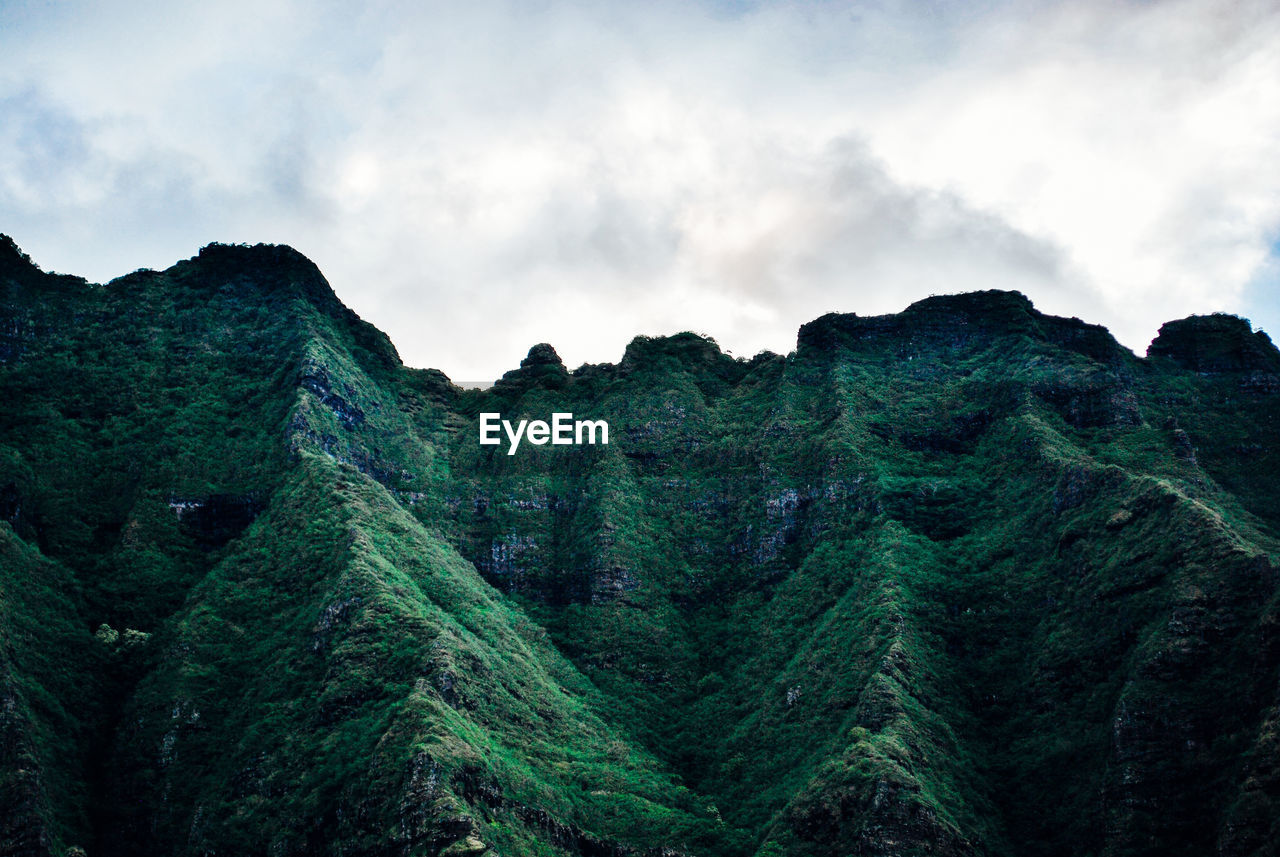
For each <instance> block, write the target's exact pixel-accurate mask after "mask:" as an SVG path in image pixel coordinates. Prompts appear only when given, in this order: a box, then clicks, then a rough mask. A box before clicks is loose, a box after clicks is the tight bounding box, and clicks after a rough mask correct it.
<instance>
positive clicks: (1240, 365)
mask: <svg viewBox="0 0 1280 857" xmlns="http://www.w3.org/2000/svg"><path fill="white" fill-rule="evenodd" d="M1147 357H1149V358H1150V357H1165V358H1168V359H1170V360H1172V361H1173V362H1175V363H1177V364H1178V365H1179V366H1181V367H1182V368H1184V369H1190V370H1191V371H1193V372H1204V373H1220V372H1249V371H1263V372H1277V371H1280V351H1277V350H1276V346H1275V345H1274V344H1273V343H1272V342H1271V337H1269V336H1267V335H1266V334H1265V333H1263V332H1262V331H1260V330H1259V331H1256V332H1255V331H1254V330H1253V328H1252V327H1251V326H1250V324H1249V322H1248V320H1247V319H1243V318H1240V317H1239V316H1235V315H1227V314H1225V313H1214V314H1212V315H1192V316H1188V317H1187V318H1182V319H1178V320H1176V321H1170V322H1166V323H1165V324H1163V325H1161V327H1160V333H1159V334H1158V335H1157V336H1156V338H1155V339H1154V340H1152V342H1151V346H1150V347H1149V348H1148V349H1147Z"/></svg>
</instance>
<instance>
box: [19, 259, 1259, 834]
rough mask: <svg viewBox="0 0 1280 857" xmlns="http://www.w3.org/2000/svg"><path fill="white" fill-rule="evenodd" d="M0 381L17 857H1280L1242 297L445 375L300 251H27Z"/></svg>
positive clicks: (850, 328) (969, 298) (829, 326)
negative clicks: (732, 352)
mask: <svg viewBox="0 0 1280 857" xmlns="http://www.w3.org/2000/svg"><path fill="white" fill-rule="evenodd" d="M0 402H3V408H0V855H33V857H35V856H36V855H38V856H39V857H45V855H56V857H77V855H85V854H87V855H89V857H99V855H104V856H105V857H115V855H153V854H154V855H160V854H165V855H193V857H194V855H215V854H217V855H250V854H252V855H264V857H265V855H271V857H291V855H309V854H317V855H335V857H336V855H344V857H363V855H370V857H372V855H406V856H407V855H448V857H461V855H471V857H482V855H486V857H497V855H506V857H517V855H547V856H548V857H550V855H583V856H584V857H606V855H607V857H680V855H687V857H695V855H705V857H720V855H724V856H725V857H728V855H734V857H737V855H743V857H779V855H797V857H798V855H817V856H818V857H825V855H832V856H833V857H834V855H884V857H889V855H925V854H928V855H948V857H950V855H957V857H958V855H991V857H1012V855H1019V857H1058V855H1062V857H1066V855H1071V857H1086V855H1097V857H1102V855H1107V857H1119V855H1167V857H1178V855H1185V857H1202V855H1210V854H1212V855H1219V857H1246V855H1248V857H1263V855H1276V854H1277V853H1280V601H1278V599H1277V592H1278V587H1280V570H1278V569H1280V566H1278V563H1280V542H1278V541H1277V532H1278V529H1277V528H1278V527H1280V492H1277V490H1276V485H1277V481H1276V480H1277V476H1278V475H1280V442H1278V439H1280V435H1278V434H1277V432H1278V431H1280V352H1277V349H1276V348H1275V346H1274V345H1273V344H1272V343H1271V341H1270V339H1269V338H1268V337H1267V336H1266V335H1265V334H1263V333H1261V332H1255V331H1253V330H1252V329H1251V326H1250V324H1249V323H1248V322H1247V321H1245V320H1243V319H1240V318H1237V317H1234V316H1230V315H1222V314H1214V315H1204V316H1192V317H1190V318H1186V319H1182V320H1179V321H1171V322H1168V323H1167V324H1165V325H1164V326H1163V327H1162V328H1161V330H1160V332H1159V335H1158V336H1157V338H1156V339H1155V340H1154V341H1153V342H1152V344H1151V347H1150V348H1149V350H1148V351H1147V354H1146V355H1145V356H1144V357H1138V356H1136V355H1135V354H1133V353H1132V352H1131V351H1129V350H1128V349H1126V348H1124V347H1123V346H1121V345H1119V344H1118V343H1117V342H1116V341H1115V339H1114V338H1113V337H1112V336H1111V335H1110V334H1109V333H1108V332H1107V331H1106V330H1105V329H1104V328H1102V327H1099V326H1097V325H1093V324H1088V323H1086V322H1083V321H1081V320H1079V319H1075V318H1070V319H1068V318H1057V317H1053V316H1049V315H1045V314H1043V313H1041V312H1039V311H1037V310H1036V309H1035V308H1034V307H1033V306H1032V304H1031V303H1030V301H1028V300H1027V298H1025V297H1024V296H1023V295H1021V294H1019V293H1016V292H999V291H988V292H979V293H969V294H960V295H950V296H938V297H931V298H928V299H926V300H923V301H920V302H918V303H915V304H912V305H911V306H910V307H908V308H907V309H906V310H905V311H903V312H901V313H898V314H896V315H886V316H875V317H861V316H857V315H852V314H831V315H826V316H823V317H821V318H819V319H816V320H814V321H812V322H810V323H808V324H806V325H804V326H803V327H802V328H801V329H800V331H799V335H798V339H797V343H796V348H795V350H794V351H793V352H791V353H790V354H787V355H778V354H772V353H761V354H759V355H757V356H755V357H754V358H752V359H750V360H746V359H741V358H734V357H732V356H728V355H726V354H724V353H723V352H722V351H721V350H720V348H719V347H718V346H717V345H716V343H715V342H714V341H712V340H711V339H709V338H707V337H705V336H701V335H696V334H692V333H682V334H678V335H675V336H662V337H647V336H639V337H637V338H635V339H634V340H633V341H632V342H631V343H630V344H629V345H628V346H627V348H626V351H625V353H624V354H623V356H622V358H621V360H620V361H619V362H618V363H616V364H589V365H584V366H581V367H579V368H577V369H574V370H569V369H568V368H566V367H565V365H564V364H563V363H562V361H561V360H560V358H559V357H558V355H557V354H556V352H555V350H554V348H553V347H551V346H550V345H546V344H539V345H535V346H533V348H531V349H530V350H529V353H528V357H527V358H526V359H525V360H524V361H523V362H522V363H521V364H520V366H519V367H518V368H515V369H513V370H511V371H509V372H507V373H506V374H505V375H504V376H503V377H502V378H501V379H500V380H499V381H497V382H496V383H495V384H494V385H493V386H492V387H490V388H488V389H483V390H481V389H463V388H460V387H458V386H456V385H454V384H453V383H451V382H450V380H449V379H448V378H447V377H446V376H445V375H444V374H442V373H440V372H438V371H434V370H429V369H413V368H409V367H406V366H404V365H403V364H402V363H401V361H400V359H399V357H398V355H397V353H396V350H395V348H394V347H393V346H392V344H391V342H390V341H389V340H388V338H387V337H386V336H385V335H384V334H382V333H381V332H380V331H378V330H377V329H375V328H374V327H372V326H371V325H369V324H367V323H366V322H364V321H362V320H361V319H360V318H358V317H357V316H356V315H355V313H353V312H352V311H351V310H349V309H348V308H347V307H345V306H344V305H343V303H342V302H341V301H340V300H339V299H338V297H337V296H336V295H335V294H334V292H333V290H332V289H331V288H330V287H329V285H328V283H327V282H326V281H325V279H324V277H323V276H322V274H321V273H320V271H319V270H318V269H317V268H316V267H315V265H313V264H312V263H311V262H310V261H308V260H307V259H306V258H305V257H303V256H302V255H301V254H299V253H298V252H296V251H294V250H292V249H290V248H288V247H282V246H266V245H258V246H252V247H250V246H243V245H242V246H229V245H220V244H213V245H209V246H207V247H205V248H204V249H202V250H201V251H200V252H199V255H197V256H195V257H193V258H191V259H188V260H186V261H183V262H179V263H178V264H176V265H174V266H173V267H171V268H169V269H168V270H166V271H160V272H157V271H148V270H142V271H137V272H135V273H133V274H130V275H128V276H125V277H121V278H119V279H116V280H113V281H111V282H109V283H106V284H93V283H88V282H86V281H84V280H83V279H80V278H78V277H72V276H67V275H59V274H51V273H46V272H43V271H42V270H41V269H40V268H39V267H38V266H36V265H35V264H34V263H33V262H32V261H31V260H30V259H29V258H28V257H27V256H25V255H24V254H23V253H22V252H21V250H19V249H18V247H17V245H16V244H15V243H14V242H13V241H12V240H11V239H9V238H7V237H6V238H0ZM483 413H499V414H502V416H503V417H504V418H507V419H510V420H511V421H512V422H513V423H514V422H516V421H517V420H520V419H529V420H538V419H541V420H547V419H549V418H550V416H551V415H552V414H554V413H573V414H575V415H576V416H578V417H581V418H585V419H591V420H605V421H607V423H608V426H609V443H608V444H591V445H588V444H584V445H553V444H546V445H535V444H531V443H524V444H522V445H521V446H520V447H519V449H518V451H517V452H516V453H515V454H513V455H508V454H507V448H506V447H505V446H491V445H482V444H480V443H479V433H478V429H479V424H480V415H481V414H483Z"/></svg>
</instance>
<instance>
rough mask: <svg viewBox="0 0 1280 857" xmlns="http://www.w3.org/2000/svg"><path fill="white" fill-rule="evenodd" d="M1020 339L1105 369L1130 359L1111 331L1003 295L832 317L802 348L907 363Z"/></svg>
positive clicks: (805, 334) (802, 339) (946, 298)
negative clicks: (932, 353) (867, 353)
mask: <svg viewBox="0 0 1280 857" xmlns="http://www.w3.org/2000/svg"><path fill="white" fill-rule="evenodd" d="M1017 335H1022V336H1027V337H1030V338H1032V339H1038V340H1041V341H1045V342H1050V343H1052V344H1054V345H1057V346H1059V347H1061V348H1066V349H1067V350H1070V351H1076V352H1078V353H1081V354H1084V355H1085V356H1087V357H1090V358H1092V359H1094V360H1098V361H1099V362H1103V363H1117V362H1121V361H1123V360H1124V359H1125V358H1126V356H1127V355H1129V352H1128V351H1127V350H1126V349H1125V348H1123V347H1122V346H1121V345H1120V344H1119V343H1118V342H1116V340H1115V338H1114V337H1112V335H1111V334H1110V333H1109V332H1108V331H1107V329H1106V328H1104V327H1101V326H1100V325H1095V324H1086V323H1085V322H1083V321H1081V320H1080V319H1078V318H1060V317H1058V316H1051V315H1045V314H1044V313H1041V312H1039V311H1038V310H1037V309H1036V308H1035V306H1034V305H1032V303H1031V301H1030V299H1028V298H1027V296H1026V295H1024V294H1022V293H1021V292H1014V291H1001V290H998V289H991V290H988V291H982V292H966V293H962V294H958V295H931V296H929V297H927V298H925V299H923V300H919V301H916V302H915V303H913V304H911V305H910V306H908V307H907V308H906V309H904V310H903V311H902V312H900V313H894V314H890V315H878V316H858V315H856V314H853V313H828V314H827V315H824V316H822V317H821V318H818V319H815V320H814V321H811V322H809V323H808V324H806V325H803V326H802V327H801V328H800V333H799V336H798V338H797V346H798V350H799V351H800V352H801V353H802V354H803V353H805V352H810V353H813V352H820V351H826V350H829V349H831V348H835V347H845V348H853V349H855V350H874V351H879V352H881V353H885V354H892V355H896V356H898V357H906V356H910V355H914V354H916V353H917V352H920V351H922V350H933V349H940V348H941V349H947V350H950V349H956V348H964V347H968V346H971V345H974V344H981V343H984V342H989V341H991V340H992V339H994V338H996V337H1002V336H1017Z"/></svg>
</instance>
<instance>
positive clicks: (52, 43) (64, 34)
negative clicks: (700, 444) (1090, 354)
mask: <svg viewBox="0 0 1280 857" xmlns="http://www.w3.org/2000/svg"><path fill="white" fill-rule="evenodd" d="M0 232H4V233H6V234H9V235H11V236H12V237H13V238H14V240H15V241H17V243H18V245H19V246H21V247H22V248H23V249H24V250H25V251H26V252H27V253H28V254H30V255H31V256H32V258H33V259H34V260H35V261H36V262H37V263H38V264H40V265H41V266H42V267H43V268H44V269H45V270H56V271H61V272H65V273H73V274H79V275H82V276H85V277H87V278H89V279H90V280H93V281H97V282H105V281H107V280H110V279H111V278H113V277H117V276H120V275H123V274H126V273H128V272H130V271H133V270H135V269H138V268H156V269H163V268H166V267H168V266H170V265H171V264H173V263H174V262H176V261H178V260H180V259H185V258H188V257H190V256H193V255H195V253H196V252H197V251H198V250H199V248H200V247H202V246H204V245H206V244H208V243H211V242H214V241H220V242H226V243H240V242H247V243H259V242H265V243H277V244H289V245H291V246H293V247H295V248H297V249H298V250H299V251H301V252H302V253H304V254H306V255H307V256H308V257H309V258H311V259H312V260H313V261H315V262H316V264H318V265H319V266H320V269H321V270H322V271H323V272H324V273H325V275H326V277H327V278H328V279H329V282H330V283H331V284H332V285H333V287H334V290H335V291H336V292H337V294H338V296H339V297H340V298H341V299H342V300H343V301H344V302H345V303H346V304H347V305H348V306H350V307H351V308H352V309H354V310H355V311H356V312H357V313H359V314H360V315H361V316H362V317H363V318H365V319H366V320H368V321H370V322H372V323H373V324H375V325H376V326H378V327H379V328H381V329H382V330H384V331H386V332H387V333H388V334H389V335H390V337H391V339H392V341H393V342H394V343H395V345H396V347H397V349H398V350H399V352H400V355H401V357H402V358H403V359H404V361H405V362H406V363H407V364H409V365H411V366H418V367H433V368H438V369H441V370H443V371H445V372H446V373H447V374H448V375H449V376H450V377H451V378H453V379H455V380H459V381H488V380H492V379H494V378H496V377H498V376H499V375H501V374H502V373H503V372H504V371H506V370H508V369H511V368H514V367H515V366H516V365H518V364H519V361H520V359H521V358H522V357H523V356H524V355H525V353H526V352H527V351H528V349H529V347H530V346H531V345H532V344H534V343H538V342H550V343H551V344H552V345H554V346H555V347H556V349H557V350H558V352H559V353H560V355H561V357H562V358H563V359H564V361H565V363H566V364H567V365H568V366H569V367H570V368H573V367H574V366H577V365H579V364H581V363H584V362H593V363H594V362H606V361H607V362H616V361H617V360H618V359H620V358H621V355H622V353H623V349H624V348H625V346H626V344H627V342H629V341H630V340H631V339H632V338H633V337H634V336H636V335H638V334H648V335H657V334H666V333H675V332H678V331H682V330H693V331H695V332H699V333H703V334H707V335H710V336H712V337H714V338H715V339H716V341H717V342H719V344H720V346H721V347H722V348H723V349H725V350H726V351H728V352H730V353H732V354H734V355H736V356H741V357H750V356H751V355H753V354H755V353H756V352H757V351H760V350H762V349H768V350H772V351H776V352H779V353H786V352H788V351H790V350H792V349H793V348H794V347H795V335H796V330H797V328H798V327H799V326H800V325H801V324H803V323H804V322H806V321H809V320H811V319H813V318H816V317H817V316H819V315H821V314H823V313H826V312H831V311H839V312H856V313H858V314H859V315H874V314H879V313H886V312H897V311H899V310H901V309H902V308H904V307H905V306H906V305H907V304H909V303H910V302H912V301H914V300H918V299H920V298H923V297H926V296H928V295H930V294H946V293H956V292H963V291H972V290H976V289H988V288H1000V289H1017V290H1020V291H1022V292H1023V293H1024V294H1026V295H1027V296H1028V297H1030V298H1031V299H1032V301H1034V303H1035V304H1036V306H1037V307H1038V308H1039V309H1041V310H1042V311H1045V312H1049V313H1053V314H1055V315H1066V316H1077V317H1080V318H1082V319H1084V320H1085V321H1089V322H1093V323H1098V324H1104V325H1106V326H1107V327H1109V328H1110V329H1111V330H1112V332H1113V333H1114V334H1115V335H1116V337H1117V338H1118V339H1119V340H1120V341H1121V342H1122V343H1124V344H1125V345H1127V346H1128V347H1130V348H1131V349H1133V350H1134V351H1135V352H1137V353H1138V354H1140V355H1141V354H1143V353H1144V352H1145V350H1146V346H1147V344H1148V343H1149V342H1150V340H1151V339H1152V337H1153V336H1154V335H1155V334H1156V331H1157V330H1158V329H1159V326H1160V324H1162V323H1163V322H1165V321H1168V320H1171V319H1175V318H1182V317H1184V316H1187V315H1191V314H1193V313H1198V314H1201V313H1208V312H1218V311H1221V312H1231V313H1236V314H1238V315H1243V316H1245V317H1247V318H1250V319H1252V321H1253V323H1254V326H1255V328H1261V329H1264V330H1267V331H1268V332H1269V333H1271V334H1272V335H1273V337H1276V338H1277V339H1280V3H1277V2H1275V0H1268V2H1258V3H1254V2H1248V0H1240V2H1221V0H1170V2H1120V1H1119V0H1108V2H1100V0H1098V1H1097V2H1095V0H1075V1H1074V2H1058V3H1050V2H1009V3H999V2H964V3H959V2H945V3H944V2H913V3H908V2H872V3H854V2H819V0H792V2H776V3H757V2H730V0H720V1H719V2H712V0H706V1H705V2H698V0H685V1H684V2H675V0H653V1H652V2H645V3H634V2H596V3H587V2H569V0H523V2H503V0H469V2H456V3H438V2H403V3H398V2H364V3H359V4H356V3H337V2H315V0H310V2H302V0H252V2H247V0H224V2H218V3H202V4H175V3H156V2H150V3H143V2H111V3H106V2H103V3H92V2H22V0H0Z"/></svg>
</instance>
